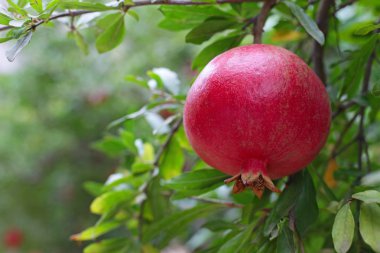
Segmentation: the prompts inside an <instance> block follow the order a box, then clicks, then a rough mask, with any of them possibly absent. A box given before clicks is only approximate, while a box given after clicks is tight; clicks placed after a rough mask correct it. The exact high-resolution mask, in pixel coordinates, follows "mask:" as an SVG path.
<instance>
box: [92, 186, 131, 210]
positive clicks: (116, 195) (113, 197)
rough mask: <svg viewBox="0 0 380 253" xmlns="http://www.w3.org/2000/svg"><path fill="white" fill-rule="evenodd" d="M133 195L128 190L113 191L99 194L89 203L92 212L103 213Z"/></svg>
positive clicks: (116, 206)
mask: <svg viewBox="0 0 380 253" xmlns="http://www.w3.org/2000/svg"><path fill="white" fill-rule="evenodd" d="M133 197H134V195H133V194H132V192H130V191H126V190H123V191H113V192H107V193H105V194H103V195H100V196H99V197H97V198H96V199H94V201H93V202H92V203H91V206H90V209H91V212H92V213H95V214H104V213H107V212H110V211H113V210H115V209H117V208H119V207H120V206H121V205H123V204H126V202H127V201H129V200H131V199H132V198H133Z"/></svg>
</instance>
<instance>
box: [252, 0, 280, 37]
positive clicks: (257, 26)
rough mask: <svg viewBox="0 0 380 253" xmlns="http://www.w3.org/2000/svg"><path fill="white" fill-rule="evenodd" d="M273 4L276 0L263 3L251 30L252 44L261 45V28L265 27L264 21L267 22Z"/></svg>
mask: <svg viewBox="0 0 380 253" xmlns="http://www.w3.org/2000/svg"><path fill="white" fill-rule="evenodd" d="M275 4H276V0H267V1H265V2H264V5H263V7H262V8H261V11H260V13H259V15H258V16H257V18H256V19H255V23H254V26H253V30H252V34H253V43H254V44H261V38H262V35H263V32H264V30H263V28H264V25H265V21H266V20H267V17H268V15H269V12H270V10H271V9H272V8H273V6H274V5H275Z"/></svg>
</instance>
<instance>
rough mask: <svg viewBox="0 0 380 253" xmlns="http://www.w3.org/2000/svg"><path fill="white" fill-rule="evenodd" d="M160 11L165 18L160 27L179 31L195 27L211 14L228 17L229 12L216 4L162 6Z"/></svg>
mask: <svg viewBox="0 0 380 253" xmlns="http://www.w3.org/2000/svg"><path fill="white" fill-rule="evenodd" d="M160 11H161V12H162V13H163V14H164V16H165V18H164V19H163V20H162V21H161V22H160V23H159V27H161V28H164V29H167V30H171V31H179V30H186V29H190V28H193V27H195V26H197V25H199V24H201V23H202V22H203V21H204V20H205V19H207V18H209V17H210V16H218V17H226V16H231V15H229V14H228V13H226V12H224V11H222V10H220V9H218V8H216V7H214V6H169V5H166V6H161V7H160Z"/></svg>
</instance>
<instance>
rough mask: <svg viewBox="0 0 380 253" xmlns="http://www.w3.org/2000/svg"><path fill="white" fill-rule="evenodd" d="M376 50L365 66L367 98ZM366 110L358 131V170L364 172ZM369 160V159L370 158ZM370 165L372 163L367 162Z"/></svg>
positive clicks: (361, 110) (362, 109) (362, 107)
mask: <svg viewBox="0 0 380 253" xmlns="http://www.w3.org/2000/svg"><path fill="white" fill-rule="evenodd" d="M374 51H375V50H373V52H372V53H371V55H370V56H369V58H368V61H367V64H366V66H365V72H364V79H363V86H362V90H361V95H362V96H365V95H367V93H368V90H369V82H370V79H371V72H372V64H373V61H374V60H375V52H374ZM365 109H366V106H361V107H360V111H359V116H360V123H359V131H358V137H357V138H358V170H359V171H362V170H363V149H365V148H366V146H367V145H368V144H367V141H366V138H365V133H364V118H365ZM368 160H369V157H368ZM367 163H368V164H369V163H370V161H368V162H367ZM368 164H367V166H368ZM360 178H361V176H358V178H357V179H356V181H358V182H359V180H360Z"/></svg>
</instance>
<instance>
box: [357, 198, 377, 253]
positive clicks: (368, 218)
mask: <svg viewBox="0 0 380 253" xmlns="http://www.w3.org/2000/svg"><path fill="white" fill-rule="evenodd" d="M379 217H380V207H379V205H378V204H376V203H370V204H367V203H363V204H361V207H360V217H359V224H360V234H361V236H362V238H363V240H364V242H365V243H367V244H368V245H369V246H371V248H372V249H373V250H374V251H375V252H377V253H379V252H380V240H379V238H380V219H379Z"/></svg>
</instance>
